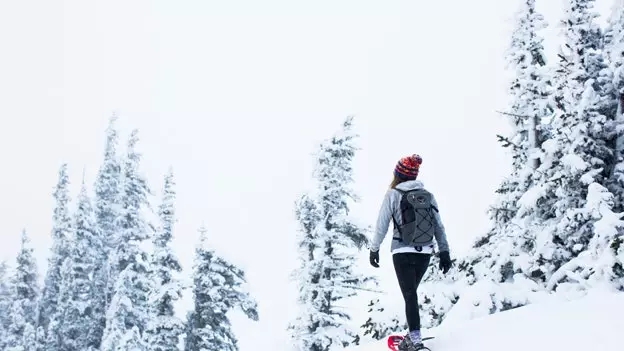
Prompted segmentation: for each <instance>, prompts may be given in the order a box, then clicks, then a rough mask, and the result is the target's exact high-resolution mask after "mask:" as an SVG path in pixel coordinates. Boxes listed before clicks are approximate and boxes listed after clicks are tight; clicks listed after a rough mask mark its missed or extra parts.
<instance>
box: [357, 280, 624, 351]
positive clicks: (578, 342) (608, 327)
mask: <svg viewBox="0 0 624 351" xmlns="http://www.w3.org/2000/svg"><path fill="white" fill-rule="evenodd" d="M423 334H424V336H435V339H433V340H428V341H426V342H425V343H426V345H427V346H428V347H429V348H430V349H431V350H432V351H502V350H505V351H559V350H561V351H588V350H593V351H622V350H624V293H602V292H601V293H597V292H595V293H592V294H590V295H587V296H586V297H583V298H581V299H578V300H571V301H562V300H555V299H554V298H553V299H552V301H550V300H548V301H547V302H543V303H538V304H532V305H528V306H524V307H520V308H516V309H513V310H509V311H505V312H500V313H496V314H493V315H489V316H485V317H480V318H478V319H473V320H469V321H466V322H465V323H463V324H462V325H458V324H456V323H453V325H452V326H451V327H445V326H444V323H442V324H441V325H440V326H439V327H437V328H434V329H431V330H428V331H427V330H426V331H423ZM348 350H350V351H386V350H389V349H388V346H387V343H386V340H382V341H379V342H375V343H372V344H367V345H360V346H358V347H353V348H350V349H348Z"/></svg>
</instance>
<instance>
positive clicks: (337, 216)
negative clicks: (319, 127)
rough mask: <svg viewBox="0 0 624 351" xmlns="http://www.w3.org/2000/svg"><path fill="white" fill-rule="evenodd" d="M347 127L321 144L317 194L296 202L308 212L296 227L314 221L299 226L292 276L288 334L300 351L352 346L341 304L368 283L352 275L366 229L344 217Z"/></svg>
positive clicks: (348, 179) (348, 176) (350, 141)
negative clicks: (293, 311) (294, 296)
mask: <svg viewBox="0 0 624 351" xmlns="http://www.w3.org/2000/svg"><path fill="white" fill-rule="evenodd" d="M352 126H353V117H351V116H349V117H347V119H346V120H345V121H344V123H343V125H342V128H341V130H340V131H339V132H338V133H337V134H336V135H334V136H333V137H331V138H329V139H328V140H326V141H325V142H323V143H322V144H321V146H320V150H319V153H318V159H317V164H316V169H315V177H316V179H317V182H318V191H319V192H318V194H317V197H315V198H313V199H309V200H306V198H304V199H303V202H301V204H302V205H304V206H308V207H310V208H309V209H302V211H303V213H302V214H305V216H301V215H300V221H302V220H303V221H317V222H316V223H315V222H310V223H309V224H305V225H304V226H303V227H304V229H303V231H304V233H306V231H311V234H304V237H303V240H305V241H304V242H302V244H300V247H301V245H303V249H304V251H305V247H306V246H307V247H308V253H307V254H304V256H302V257H301V259H302V261H303V262H302V267H301V268H300V270H299V271H300V272H301V273H300V274H298V276H300V277H301V278H300V282H299V287H300V288H299V289H300V296H301V298H302V299H303V301H302V302H301V305H302V306H301V313H300V315H299V317H298V318H297V319H296V321H295V322H294V323H293V324H292V325H291V326H290V328H289V329H290V330H291V332H292V336H293V338H294V339H295V340H296V342H297V345H298V347H299V349H300V350H302V351H304V350H305V351H326V350H332V349H341V348H343V347H346V346H348V345H350V344H351V343H352V342H354V341H356V340H357V339H356V338H357V328H356V327H354V326H352V325H351V324H352V322H351V316H350V314H349V313H348V312H347V311H345V309H344V308H342V305H341V304H344V303H345V302H347V301H348V299H349V298H351V297H353V296H355V295H356V293H357V292H358V290H361V289H363V288H364V286H365V285H366V284H367V283H369V282H374V279H373V277H366V276H364V275H362V274H360V273H358V272H357V264H356V262H357V257H358V253H359V250H360V249H361V248H362V247H363V246H364V244H365V243H366V241H367V237H368V236H367V232H366V228H361V227H360V226H358V225H356V224H355V223H354V222H353V220H352V219H351V218H350V217H349V201H350V200H354V201H356V200H357V196H356V194H355V193H354V191H353V189H352V188H351V186H352V183H353V179H352V162H353V158H354V156H355V151H356V147H355V145H354V140H355V138H356V137H357V134H355V133H354V132H353V130H352ZM305 212H308V213H307V214H306V213H305ZM319 219H320V220H319ZM306 226H307V227H308V228H310V229H306Z"/></svg>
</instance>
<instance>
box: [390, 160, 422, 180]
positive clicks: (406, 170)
mask: <svg viewBox="0 0 624 351" xmlns="http://www.w3.org/2000/svg"><path fill="white" fill-rule="evenodd" d="M421 163H422V158H421V157H420V155H416V154H414V155H411V156H407V157H403V158H402V159H400V160H399V162H398V163H397V165H396V167H395V168H394V174H396V175H397V176H398V177H399V178H401V179H406V180H413V179H416V177H417V176H418V169H419V168H420V164H421Z"/></svg>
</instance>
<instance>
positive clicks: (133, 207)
mask: <svg viewBox="0 0 624 351" xmlns="http://www.w3.org/2000/svg"><path fill="white" fill-rule="evenodd" d="M137 142H138V132H137V131H136V130H133V131H132V133H131V135H130V138H129V141H128V148H127V155H126V158H125V160H124V167H123V170H124V174H123V182H122V185H123V192H122V199H123V201H122V207H121V209H120V211H121V215H120V217H119V219H118V229H119V238H118V242H117V244H116V250H115V251H114V252H113V253H111V257H113V258H114V261H113V267H112V269H113V270H114V271H115V272H118V273H117V274H116V282H115V290H114V295H113V297H112V299H111V302H110V305H109V307H108V312H107V320H106V329H105V330H104V336H103V338H102V344H101V350H102V351H116V350H133V351H139V350H146V345H145V343H144V340H143V332H144V330H145V327H146V325H147V322H148V317H149V303H148V298H149V293H150V291H151V289H152V284H151V281H150V272H151V267H150V260H151V258H150V257H149V256H150V255H149V252H147V251H146V247H145V243H146V242H148V240H149V239H150V238H151V235H150V232H149V231H150V228H149V226H148V224H147V222H146V219H145V218H144V210H145V209H146V207H148V206H149V203H148V195H149V193H150V190H149V187H148V184H147V181H146V180H145V178H144V177H143V176H142V174H141V172H140V169H139V168H140V167H139V166H140V159H141V155H140V154H139V153H138V152H137V150H136V144H137Z"/></svg>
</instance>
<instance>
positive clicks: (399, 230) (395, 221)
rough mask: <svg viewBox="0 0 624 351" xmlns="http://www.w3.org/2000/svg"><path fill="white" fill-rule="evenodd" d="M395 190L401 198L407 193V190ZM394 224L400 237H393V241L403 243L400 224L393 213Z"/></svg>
mask: <svg viewBox="0 0 624 351" xmlns="http://www.w3.org/2000/svg"><path fill="white" fill-rule="evenodd" d="M394 190H396V191H398V192H399V194H401V197H402V196H403V195H405V193H406V192H407V191H405V190H401V189H397V188H394ZM392 222H393V223H394V227H395V228H396V230H397V231H398V232H399V237H398V238H397V237H395V236H392V240H396V241H398V242H401V241H403V239H401V236H400V235H401V228H400V227H399V223H398V222H397V220H396V218H394V212H393V213H392Z"/></svg>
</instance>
